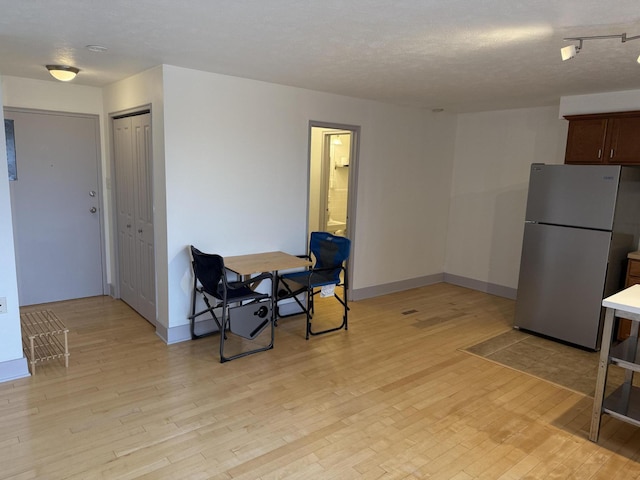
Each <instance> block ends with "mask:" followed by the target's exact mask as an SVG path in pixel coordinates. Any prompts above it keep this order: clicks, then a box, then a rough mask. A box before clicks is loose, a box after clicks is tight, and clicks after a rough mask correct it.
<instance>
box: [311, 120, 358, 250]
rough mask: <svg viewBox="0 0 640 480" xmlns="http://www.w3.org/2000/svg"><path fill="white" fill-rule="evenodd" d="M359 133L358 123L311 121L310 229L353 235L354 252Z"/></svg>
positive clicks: (346, 235) (351, 238)
mask: <svg viewBox="0 0 640 480" xmlns="http://www.w3.org/2000/svg"><path fill="white" fill-rule="evenodd" d="M359 134H360V127H356V126H347V125H340V124H331V123H320V122H311V124H310V148H309V211H308V218H307V225H308V233H309V234H310V233H311V232H314V231H324V232H330V233H333V234H335V235H341V236H344V237H347V238H349V239H350V240H351V243H352V255H351V256H353V246H354V244H355V242H354V233H355V232H354V225H355V214H356V208H355V199H356V187H357V182H356V180H357V174H356V172H357V166H358V146H359ZM350 261H351V260H350Z"/></svg>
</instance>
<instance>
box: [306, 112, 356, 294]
mask: <svg viewBox="0 0 640 480" xmlns="http://www.w3.org/2000/svg"><path fill="white" fill-rule="evenodd" d="M313 128H329V129H332V130H343V131H348V132H350V133H351V151H350V152H349V158H350V161H349V162H350V163H349V193H348V200H347V227H346V229H347V232H348V236H347V238H349V240H351V254H350V255H349V260H348V261H347V266H348V269H349V272H350V282H349V290H351V291H352V290H353V282H352V280H353V263H354V261H353V259H354V257H355V250H356V227H355V226H356V212H357V199H358V169H359V166H360V134H361V127H360V126H359V125H349V124H345V123H334V122H321V121H317V120H310V121H309V138H308V151H307V222H306V231H307V234H308V232H309V203H310V202H309V196H310V192H311V154H312V151H311V146H312V145H311V135H312V130H313Z"/></svg>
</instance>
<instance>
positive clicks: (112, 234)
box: [108, 104, 158, 324]
mask: <svg viewBox="0 0 640 480" xmlns="http://www.w3.org/2000/svg"><path fill="white" fill-rule="evenodd" d="M145 113H152V112H151V104H146V105H140V106H137V107H132V108H127V109H124V110H117V111H115V112H110V113H109V122H108V123H109V127H108V128H109V147H110V148H109V180H110V181H109V186H108V188H109V189H110V190H111V196H110V201H111V212H110V213H111V214H110V216H109V221H110V228H109V238H110V240H111V245H112V248H111V251H112V253H113V255H112V257H111V267H112V271H113V277H112V279H111V285H110V295H111V296H112V297H114V298H121V296H120V262H119V258H120V245H119V242H118V227H117V225H118V198H117V189H116V158H115V137H114V131H113V121H114V120H115V119H117V118H122V117H133V116H135V115H142V114H145ZM152 168H153V166H152ZM151 175H152V178H153V171H152V172H151ZM152 185H153V184H152ZM153 220H154V225H155V209H154V219H153ZM153 233H154V237H155V227H154V232H153ZM154 270H155V272H154V274H157V268H155V269H154ZM156 282H157V278H156ZM155 295H156V302H157V300H158V291H157V284H156V292H155ZM157 314H158V306H157V304H156V316H157ZM156 320H157V319H156ZM154 324H155V321H154Z"/></svg>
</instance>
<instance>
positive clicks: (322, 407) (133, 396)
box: [0, 284, 640, 480]
mask: <svg viewBox="0 0 640 480" xmlns="http://www.w3.org/2000/svg"><path fill="white" fill-rule="evenodd" d="M324 302H325V303H326V300H324ZM336 305H337V304H336ZM513 307H514V304H513V302H512V301H510V300H506V299H503V298H499V297H495V296H491V295H486V294H483V293H480V292H476V291H472V290H467V289H464V288H460V287H456V286H451V285H446V284H438V285H433V286H429V287H424V288H420V289H415V290H410V291H407V292H402V293H397V294H393V295H386V296H383V297H379V298H374V299H369V300H365V301H360V302H354V303H352V310H351V314H350V323H349V327H350V328H349V331H348V332H344V331H341V332H336V333H332V334H328V335H324V336H320V337H314V338H311V339H310V340H309V341H305V340H304V321H303V319H302V317H293V318H289V319H284V320H281V321H280V324H279V326H278V327H277V331H276V343H275V348H274V349H273V350H270V351H268V352H263V353H258V354H255V355H251V356H249V357H245V358H241V359H238V360H234V361H232V362H229V363H225V364H220V363H219V362H218V354H217V345H218V337H217V336H213V337H207V338H205V339H201V340H197V341H193V342H184V343H180V344H176V345H170V346H167V345H165V344H164V343H163V342H162V341H161V340H160V339H159V338H158V337H157V336H156V335H155V332H154V328H153V327H152V326H151V325H149V324H148V323H147V322H146V321H145V320H143V319H142V318H141V317H139V316H138V315H136V314H135V313H134V312H133V311H132V310H131V309H129V308H128V307H127V306H126V305H124V304H123V303H121V302H119V301H116V300H113V299H111V298H109V297H97V298H89V299H83V300H76V301H69V302H60V303H55V304H50V305H44V306H42V305H41V306H36V307H31V309H35V310H37V309H43V308H50V309H52V310H53V311H54V312H55V313H56V314H57V315H58V317H60V318H61V319H63V321H65V322H66V324H67V326H68V327H69V328H70V333H69V343H70V352H71V357H70V364H69V368H68V369H65V368H64V364H63V363H62V362H52V363H50V364H45V365H43V366H41V367H38V368H37V371H36V375H35V376H33V377H30V378H25V379H20V380H16V381H12V382H6V383H3V384H0V426H1V428H0V465H1V466H2V467H1V468H0V478H2V479H15V480H17V479H20V480H26V479H63V478H64V479H84V480H86V479H131V478H148V479H207V478H211V479H221V480H222V479H225V480H229V479H234V480H249V479H251V480H255V479H264V480H266V479H352V478H358V479H407V480H408V479H422V478H430V479H456V480H470V479H490V480H495V479H500V480H507V479H539V478H575V479H581V480H586V479H607V480H615V479H632V478H637V477H638V476H639V475H640V463H638V459H639V458H640V428H635V427H632V426H630V425H627V424H624V423H622V422H619V421H617V420H615V419H611V418H605V420H604V421H603V427H602V431H601V435H600V437H601V439H600V444H598V445H596V444H594V443H592V442H590V441H589V440H588V439H587V433H588V428H589V417H590V413H591V406H592V399H591V398H589V397H585V396H583V395H580V394H577V393H574V392H572V391H569V390H566V389H563V388H561V387H558V386H555V385H552V384H550V383H547V382H545V381H542V380H538V379H536V378H533V377H530V376H528V375H526V374H523V373H519V372H516V371H514V370H511V369H509V368H506V367H503V366H500V365H497V364H494V363H491V362H489V361H486V360H483V359H481V358H478V357H475V356H472V355H470V354H467V353H465V352H463V351H462V350H461V349H463V348H465V347H467V346H470V345H472V344H475V343H478V342H480V341H482V340H485V339H487V338H490V337H492V336H494V335H496V334H498V333H500V332H503V331H506V330H508V329H509V328H510V326H511V323H512V316H513ZM413 310H414V311H415V312H413V313H407V312H410V311H413ZM318 312H323V313H322V315H324V312H331V313H333V314H337V313H338V312H337V310H335V309H334V308H333V305H332V304H323V305H319V306H318ZM318 315H320V313H318Z"/></svg>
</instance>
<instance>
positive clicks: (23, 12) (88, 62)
mask: <svg viewBox="0 0 640 480" xmlns="http://www.w3.org/2000/svg"><path fill="white" fill-rule="evenodd" d="M0 12H2V13H1V14H0V74H2V75H12V76H18V77H28V78H36V79H47V80H48V79H49V78H50V77H49V76H48V74H47V72H46V70H45V68H44V65H45V64H48V63H65V64H71V65H74V66H77V67H79V68H80V69H81V70H82V71H81V73H80V75H78V77H77V78H76V80H74V82H75V83H77V84H83V85H93V86H102V85H106V84H109V83H112V82H114V81H117V80H120V79H122V78H126V77H128V76H130V75H132V74H135V73H138V72H140V71H143V70H146V69H148V68H150V67H153V66H156V65H159V64H163V63H164V64H170V65H176V66H181V67H187V68H193V69H197V70H203V71H209V72H216V73H221V74H227V75H234V76H239V77H246V78H252V79H257V80H264V81H267V82H273V83H280V84H284V85H291V86H297V87H302V88H308V89H313V90H319V91H324V92H332V93H337V94H342V95H349V96H354V97H361V98H368V99H375V100H380V101H383V102H391V103H396V104H401V105H417V106H421V107H425V108H445V109H446V110H449V111H454V112H461V111H477V110H485V109H502V108H514V107H527V106H539V105H550V104H554V103H557V102H558V99H559V97H560V96H562V95H575V94H584V93H593V92H605V91H616V90H630V89H640V65H639V64H638V63H636V58H637V57H638V54H640V40H636V41H630V42H626V43H622V42H621V41H620V40H619V39H613V40H597V41H587V42H585V45H584V49H583V51H582V52H581V53H580V54H579V55H578V56H577V57H576V58H575V59H573V60H571V61H568V62H562V61H561V59H560V48H561V47H562V46H565V45H566V44H567V42H565V41H563V38H564V37H572V36H585V35H607V34H620V33H623V32H626V33H627V34H628V35H629V36H634V35H639V34H640V6H639V4H638V0H615V1H612V2H604V1H602V0H598V1H595V0H563V1H558V0H527V1H520V2H518V1H513V0H465V1H462V0H437V1H435V0H394V1H389V0H339V1H338V0H324V1H321V2H318V1H306V0H183V1H181V2H177V1H175V0H135V1H132V0H0ZM90 44H98V45H103V46H105V47H107V48H108V51H107V52H106V53H94V52H91V51H89V50H87V49H86V48H85V46H86V45H90ZM51 81H53V80H51Z"/></svg>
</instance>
